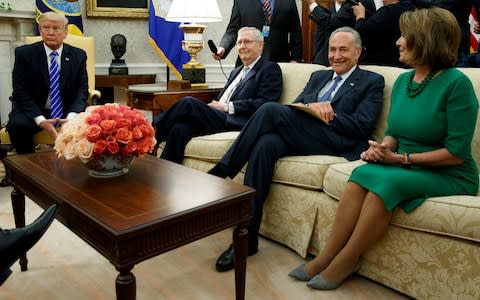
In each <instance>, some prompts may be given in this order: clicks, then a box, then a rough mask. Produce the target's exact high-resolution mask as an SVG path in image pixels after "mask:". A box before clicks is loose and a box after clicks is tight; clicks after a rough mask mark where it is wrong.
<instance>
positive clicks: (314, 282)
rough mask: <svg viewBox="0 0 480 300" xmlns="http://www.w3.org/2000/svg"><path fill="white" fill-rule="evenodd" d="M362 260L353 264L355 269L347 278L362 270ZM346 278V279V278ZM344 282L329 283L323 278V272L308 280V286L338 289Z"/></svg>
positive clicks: (319, 288)
mask: <svg viewBox="0 0 480 300" xmlns="http://www.w3.org/2000/svg"><path fill="white" fill-rule="evenodd" d="M360 265H361V264H360V261H358V262H357V263H356V264H355V266H353V270H352V272H350V274H348V276H347V277H345V279H347V278H348V277H350V276H352V274H353V273H356V272H358V270H360ZM345 279H344V280H345ZM342 282H343V280H342V281H340V282H339V283H336V284H335V283H328V282H326V281H325V279H323V277H322V275H321V274H318V275H315V276H314V277H313V278H312V279H311V280H310V281H309V282H307V286H308V287H311V288H313V289H317V290H334V289H336V288H337V287H338V286H339V285H340V284H341V283H342Z"/></svg>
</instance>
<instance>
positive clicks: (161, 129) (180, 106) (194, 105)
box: [153, 97, 228, 163]
mask: <svg viewBox="0 0 480 300" xmlns="http://www.w3.org/2000/svg"><path fill="white" fill-rule="evenodd" d="M153 123H154V126H155V128H156V139H157V143H161V142H163V141H166V144H165V148H164V150H163V152H162V154H161V158H163V159H166V160H169V161H173V162H176V163H181V162H182V160H183V156H184V152H185V147H186V145H187V144H188V142H189V141H190V140H191V139H192V137H195V136H199V135H204V134H210V133H216V132H221V131H225V130H227V129H228V128H227V125H226V114H225V113H224V112H222V111H219V110H217V109H214V108H211V107H210V106H208V105H207V104H205V103H203V102H201V101H199V100H197V99H195V98H193V97H185V98H183V99H181V100H180V101H178V102H177V103H175V104H174V105H173V106H172V107H170V108H169V109H168V110H167V111H165V112H163V113H161V114H159V115H158V116H156V117H155V119H154V122H153Z"/></svg>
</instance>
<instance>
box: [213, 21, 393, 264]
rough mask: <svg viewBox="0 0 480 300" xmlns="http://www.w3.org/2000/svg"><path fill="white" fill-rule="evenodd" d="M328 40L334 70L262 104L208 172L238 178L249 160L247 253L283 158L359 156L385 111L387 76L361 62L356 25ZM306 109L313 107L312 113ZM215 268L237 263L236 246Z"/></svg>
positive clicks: (253, 249) (254, 249) (253, 245)
mask: <svg viewBox="0 0 480 300" xmlns="http://www.w3.org/2000/svg"><path fill="white" fill-rule="evenodd" d="M329 43H330V46H329V54H328V57H329V60H330V64H331V65H332V69H333V70H324V71H317V72H314V73H313V74H312V76H311V77H310V80H309V81H308V83H307V85H306V87H305V88H304V90H303V92H302V93H301V94H300V95H299V96H298V97H297V99H296V100H295V101H294V103H293V104H292V105H280V104H278V103H267V104H265V105H263V106H262V107H261V108H260V109H259V110H258V111H257V112H256V113H255V115H253V116H252V118H251V119H250V120H249V121H248V123H247V124H246V125H245V127H244V128H243V129H242V131H241V132H240V134H239V136H238V138H237V139H236V140H235V142H234V143H233V145H232V146H231V148H230V149H229V150H228V151H227V153H226V154H225V155H224V157H223V158H222V159H221V161H220V162H219V163H218V164H217V165H215V167H213V168H212V169H211V170H210V171H209V173H210V174H212V175H216V176H219V177H223V178H226V177H230V178H233V177H235V176H236V175H237V174H238V172H240V169H241V168H242V167H243V166H244V165H245V163H246V162H247V161H248V165H247V170H246V173H245V180H244V183H245V184H246V185H248V186H251V187H254V188H255V189H256V195H255V197H254V199H253V202H252V218H251V219H250V221H249V223H248V224H247V229H248V233H249V237H248V255H253V254H255V253H256V252H257V251H258V230H259V228H260V222H261V220H262V214H263V202H264V201H265V199H266V198H267V196H268V193H269V189H270V184H271V182H272V177H273V172H274V167H275V163H276V161H277V160H278V159H279V158H281V157H284V156H287V155H314V154H325V155H334V156H343V157H345V158H347V159H348V160H355V159H359V158H360V153H361V152H362V151H364V150H366V149H367V148H368V140H369V139H370V138H371V134H372V132H373V130H374V129H375V124H376V121H377V119H378V117H379V116H380V113H381V110H382V104H383V88H384V86H385V82H384V79H383V77H382V76H380V75H378V74H376V73H372V72H369V71H365V70H362V69H360V68H358V67H357V64H358V58H359V57H360V54H361V52H362V44H361V39H360V35H359V34H358V32H356V31H355V30H353V29H351V28H350V27H342V28H339V29H337V30H335V31H334V32H333V33H332V34H331V37H330V41H329ZM297 106H298V107H297ZM298 108H301V109H302V110H300V109H298ZM303 109H308V110H310V114H307V113H305V112H304V111H303ZM312 114H313V116H312ZM216 268H217V270H218V271H227V270H230V269H232V268H233V250H232V246H230V247H229V248H228V249H227V250H226V251H225V252H224V253H223V254H222V255H221V256H220V257H219V258H218V260H217V264H216Z"/></svg>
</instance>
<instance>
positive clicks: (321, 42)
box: [303, 0, 376, 66]
mask: <svg viewBox="0 0 480 300" xmlns="http://www.w3.org/2000/svg"><path fill="white" fill-rule="evenodd" d="M303 1H305V2H307V3H308V4H309V5H310V7H309V8H310V18H311V19H312V20H313V21H314V22H315V23H317V29H316V30H315V35H314V38H313V63H314V64H320V65H325V66H328V38H329V37H330V34H331V33H332V32H333V31H334V30H335V29H337V28H340V27H343V26H349V27H353V26H354V25H355V16H354V14H353V10H352V6H353V5H355V3H358V2H361V3H362V5H363V6H364V7H365V11H366V17H367V18H368V17H369V16H371V15H372V14H373V13H375V9H376V8H375V2H374V1H373V0H359V1H352V0H335V1H334V4H333V5H332V7H330V8H325V7H322V6H320V5H318V4H317V3H316V1H315V0H303Z"/></svg>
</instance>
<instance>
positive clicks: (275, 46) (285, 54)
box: [214, 0, 302, 65]
mask: <svg viewBox="0 0 480 300" xmlns="http://www.w3.org/2000/svg"><path fill="white" fill-rule="evenodd" d="M244 26H252V27H255V28H257V29H258V30H260V31H261V32H262V34H263V36H264V38H265V43H264V47H263V53H262V57H263V58H265V59H267V60H270V61H275V62H293V61H295V62H301V61H302V30H301V26H300V18H299V16H298V10H297V4H296V3H295V0H234V1H233V7H232V13H231V16H230V22H229V23H228V26H227V30H226V31H225V33H224V34H223V36H222V39H221V40H220V44H219V45H218V48H217V50H218V51H217V53H216V54H214V58H215V59H221V58H222V59H223V58H225V57H227V55H228V54H229V53H230V50H231V49H232V48H233V46H234V45H235V41H236V39H237V31H238V29H240V28H241V27H244ZM239 64H240V61H239V60H238V59H237V65H239Z"/></svg>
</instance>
